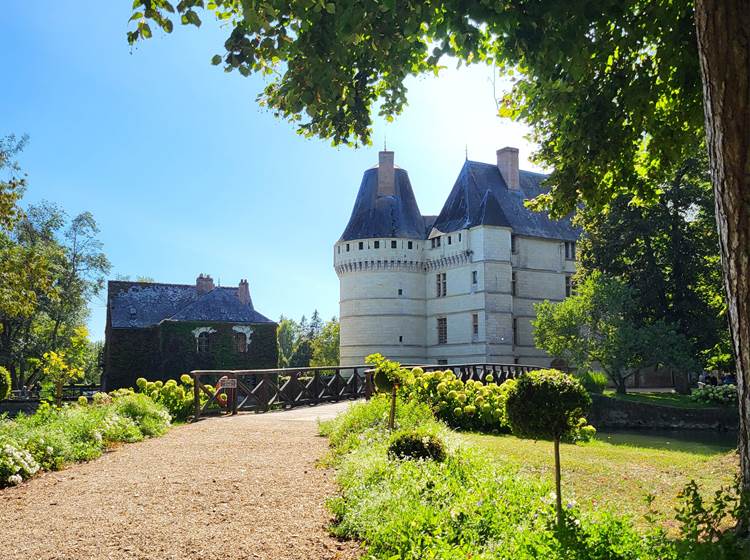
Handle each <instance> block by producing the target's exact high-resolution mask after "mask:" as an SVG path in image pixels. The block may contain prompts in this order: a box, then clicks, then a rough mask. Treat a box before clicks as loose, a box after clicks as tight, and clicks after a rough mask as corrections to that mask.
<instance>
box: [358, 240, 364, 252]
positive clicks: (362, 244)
mask: <svg viewBox="0 0 750 560" xmlns="http://www.w3.org/2000/svg"><path fill="white" fill-rule="evenodd" d="M364 248H365V243H364V241H360V242H359V250H360V251H361V250H362V249H364Z"/></svg>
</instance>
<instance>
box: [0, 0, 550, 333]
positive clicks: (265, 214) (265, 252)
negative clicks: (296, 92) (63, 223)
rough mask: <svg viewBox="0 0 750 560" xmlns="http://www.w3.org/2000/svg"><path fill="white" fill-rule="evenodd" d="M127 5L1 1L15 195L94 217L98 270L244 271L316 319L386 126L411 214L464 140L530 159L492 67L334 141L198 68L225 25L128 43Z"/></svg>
mask: <svg viewBox="0 0 750 560" xmlns="http://www.w3.org/2000/svg"><path fill="white" fill-rule="evenodd" d="M130 4H131V2H129V1H128V0H116V1H115V0H109V1H107V2H102V1H95V0H90V1H78V2H72V1H58V2H48V1H46V0H28V1H26V2H12V3H9V4H8V5H7V6H5V7H4V10H3V22H2V33H0V65H1V67H2V76H3V80H2V81H3V86H2V88H0V135H5V134H8V133H16V134H23V133H27V134H29V136H30V137H31V141H30V143H29V145H28V147H27V149H26V150H25V152H24V153H23V154H22V156H21V158H20V163H21V164H22V166H23V167H24V169H25V171H26V172H27V173H28V176H29V183H30V186H29V189H28V193H27V196H26V197H25V201H26V203H33V202H38V201H40V200H50V201H54V202H57V203H59V204H60V205H61V206H62V207H63V208H64V209H65V210H66V211H67V212H68V213H69V214H71V215H73V214H76V213H78V212H81V211H83V210H89V211H91V212H92V213H93V214H94V216H95V218H96V219H97V221H98V222H99V225H100V227H101V230H102V231H101V237H100V238H101V240H102V242H103V243H104V249H105V252H106V254H107V255H108V257H109V258H110V260H111V261H112V264H113V269H112V273H111V275H110V277H111V278H114V277H115V276H116V275H130V276H132V277H135V276H139V275H143V276H151V277H153V278H154V279H155V280H157V281H159V282H177V283H191V282H193V281H194V279H195V277H196V276H197V274H198V273H200V272H205V273H209V274H211V275H213V277H214V279H215V280H220V281H221V284H222V285H236V284H237V283H238V282H239V280H240V278H248V280H249V282H250V290H251V293H252V296H253V301H254V303H255V306H256V308H257V309H258V310H259V311H261V312H262V313H264V314H266V315H268V316H269V317H272V318H274V319H276V318H278V316H279V315H280V314H282V313H283V314H285V315H287V316H292V317H295V318H299V317H300V316H301V315H302V314H307V315H308V316H309V314H310V313H311V312H312V310H313V309H316V308H317V309H318V310H320V312H321V314H322V315H323V316H324V317H326V318H328V317H330V316H332V315H334V314H338V280H337V278H336V274H335V272H334V271H333V267H332V256H333V255H332V246H333V243H334V242H335V241H336V240H337V239H338V237H339V236H340V234H341V232H342V231H343V229H344V226H345V225H346V222H347V220H348V218H349V215H350V213H351V207H352V204H353V202H354V198H355V196H356V193H357V188H358V187H359V183H360V180H361V176H362V172H363V171H364V169H366V168H368V167H371V166H372V165H374V164H375V163H376V162H377V151H378V149H380V148H381V147H382V143H383V139H384V138H386V137H387V142H388V148H389V149H392V150H394V151H395V157H396V163H397V165H399V166H401V167H403V168H405V169H406V170H407V171H408V172H409V176H410V178H411V182H412V186H413V187H414V190H415V193H416V196H417V200H418V202H419V206H420V210H421V211H422V213H423V214H430V213H437V212H438V211H439V210H440V207H441V206H442V203H443V202H444V200H445V197H446V196H447V194H448V192H449V191H450V188H451V187H452V185H453V182H454V180H455V177H456V175H457V174H458V171H459V169H460V167H461V164H462V162H463V160H464V149H465V146H468V153H469V157H470V159H474V160H479V161H487V162H492V161H494V158H495V155H494V154H495V150H496V149H497V148H500V147H503V146H506V145H512V146H516V147H519V148H520V150H521V154H520V156H521V160H522V161H521V167H522V168H525V169H536V168H535V167H534V166H532V165H529V164H528V163H526V162H525V160H526V158H528V156H529V155H530V152H531V150H532V148H533V146H532V145H531V144H529V143H528V142H527V141H526V140H525V139H524V136H525V134H526V132H527V131H526V129H525V128H524V127H523V126H521V125H519V124H515V123H511V122H508V121H507V120H502V119H499V118H498V117H497V116H496V110H495V102H494V88H493V83H492V75H493V72H492V69H491V68H488V67H484V66H481V67H480V66H475V67H471V68H469V69H466V68H462V69H460V70H456V69H453V68H451V69H449V70H446V71H444V72H443V74H442V75H441V76H440V77H439V78H434V77H427V78H415V79H411V80H410V81H409V92H410V93H409V107H408V108H407V109H406V111H405V113H404V114H403V115H402V116H401V117H400V118H397V119H396V121H395V122H394V123H390V124H388V123H385V122H383V121H378V122H377V123H376V126H375V134H374V139H375V144H376V145H374V146H372V147H365V148H359V149H353V148H333V147H331V146H330V144H329V143H327V142H324V141H321V140H310V139H305V138H302V137H300V136H298V135H297V134H296V133H295V131H294V128H293V127H292V126H291V125H290V124H288V123H285V122H283V121H279V120H276V119H275V118H274V117H273V116H272V115H271V114H270V113H268V112H266V111H263V110H261V109H260V108H259V107H258V106H257V105H256V103H255V96H256V95H257V93H258V92H259V91H260V89H261V88H262V85H263V82H262V79H261V78H259V77H251V78H249V79H248V78H242V77H241V76H240V75H239V74H237V73H233V74H226V73H224V72H223V71H222V70H221V69H220V68H217V67H214V66H211V64H210V59H211V56H212V55H214V54H217V53H221V52H222V48H221V46H222V44H223V41H224V38H225V35H226V33H227V31H226V29H222V28H220V27H219V26H218V25H217V24H215V23H213V22H210V21H209V22H206V23H205V24H204V26H203V27H202V28H201V29H199V30H195V29H194V28H183V27H178V28H177V29H176V31H175V32H174V33H172V35H169V36H166V35H163V34H160V33H156V34H155V36H154V38H153V39H152V40H150V41H147V42H145V43H142V44H140V45H139V46H138V47H137V48H135V49H130V48H129V46H128V44H127V41H126V39H125V33H126V31H127V20H128V17H129V6H130ZM498 87H500V86H498ZM91 308H92V309H91V311H92V313H91V318H90V321H89V327H90V331H91V334H92V337H94V338H103V333H104V320H105V298H104V295H102V297H100V298H99V299H97V300H95V301H93V302H92V305H91Z"/></svg>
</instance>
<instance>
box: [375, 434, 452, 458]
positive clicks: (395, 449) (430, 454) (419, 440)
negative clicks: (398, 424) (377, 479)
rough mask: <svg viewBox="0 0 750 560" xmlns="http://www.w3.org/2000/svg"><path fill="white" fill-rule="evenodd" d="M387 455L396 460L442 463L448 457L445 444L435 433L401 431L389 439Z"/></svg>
mask: <svg viewBox="0 0 750 560" xmlns="http://www.w3.org/2000/svg"><path fill="white" fill-rule="evenodd" d="M388 454H389V455H390V456H391V457H395V458H397V459H428V460H431V461H438V462H440V461H444V460H445V458H446V457H447V455H448V452H447V451H446V448H445V443H444V442H443V440H442V439H441V438H440V436H438V435H437V434H436V433H434V432H431V431H427V430H420V429H416V430H402V431H400V432H396V433H395V434H393V436H392V437H391V441H390V444H389V445H388Z"/></svg>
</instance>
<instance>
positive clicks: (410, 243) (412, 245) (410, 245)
mask: <svg viewBox="0 0 750 560" xmlns="http://www.w3.org/2000/svg"><path fill="white" fill-rule="evenodd" d="M413 247H414V243H413V242H412V241H409V249H411V248H413Z"/></svg>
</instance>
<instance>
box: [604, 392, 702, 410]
mask: <svg viewBox="0 0 750 560" xmlns="http://www.w3.org/2000/svg"><path fill="white" fill-rule="evenodd" d="M604 396H605V397H610V398H613V399H620V400H623V401H634V402H642V403H646V404H658V405H662V406H672V407H676V408H716V405H711V404H706V403H701V402H695V401H692V400H690V395H681V394H680V393H661V392H654V393H640V392H639V393H626V394H624V395H623V394H620V393H617V392H615V391H613V390H611V389H607V390H606V391H604Z"/></svg>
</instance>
